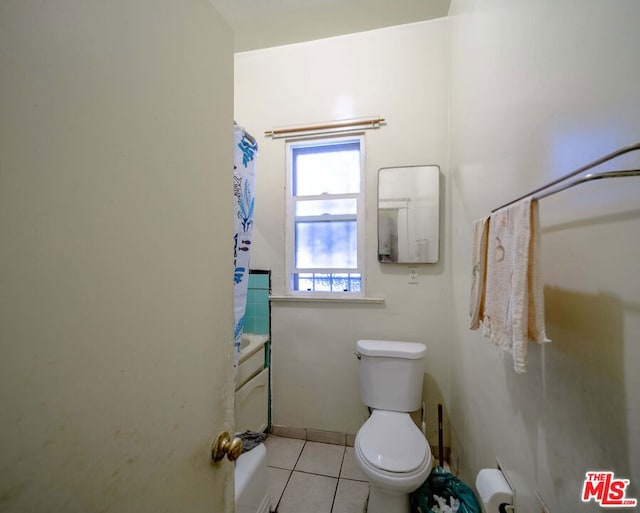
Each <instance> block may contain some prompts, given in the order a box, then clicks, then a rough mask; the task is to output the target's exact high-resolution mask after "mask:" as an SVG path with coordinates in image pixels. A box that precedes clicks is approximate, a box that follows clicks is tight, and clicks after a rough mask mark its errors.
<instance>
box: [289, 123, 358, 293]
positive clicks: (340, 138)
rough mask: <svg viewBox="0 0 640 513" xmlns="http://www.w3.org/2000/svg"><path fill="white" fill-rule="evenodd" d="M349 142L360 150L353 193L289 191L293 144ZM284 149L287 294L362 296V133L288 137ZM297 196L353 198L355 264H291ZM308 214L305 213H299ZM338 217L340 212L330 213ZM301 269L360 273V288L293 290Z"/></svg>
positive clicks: (291, 174)
mask: <svg viewBox="0 0 640 513" xmlns="http://www.w3.org/2000/svg"><path fill="white" fill-rule="evenodd" d="M349 142H357V143H358V144H359V148H360V149H359V151H360V191H359V192H356V193H339V194H333V193H324V194H318V195H300V196H294V195H293V179H294V166H293V154H294V152H293V150H294V149H296V148H311V147H314V146H329V145H339V144H345V143H349ZM285 152H286V184H285V195H286V212H285V218H286V220H285V230H286V231H285V247H286V258H285V272H286V280H285V281H286V293H287V295H290V296H298V297H316V298H342V299H344V298H363V297H365V288H366V273H365V240H366V238H365V199H366V195H365V189H366V183H365V138H364V134H363V133H350V134H339V135H335V136H328V137H322V138H306V139H292V140H288V141H286V143H285ZM299 199H303V200H326V199H355V200H356V216H355V221H356V241H357V242H356V254H357V258H356V260H357V264H356V265H357V267H356V268H298V267H296V266H295V237H296V233H295V230H296V220H297V219H296V217H295V205H296V202H297V201H298V200H299ZM301 217H308V216H301ZM331 217H334V218H336V219H335V220H336V221H339V220H340V219H339V218H340V217H342V216H340V215H337V214H336V215H335V216H331ZM301 273H315V274H360V291H359V292H345V291H313V290H295V289H294V275H296V274H298V275H299V274H301Z"/></svg>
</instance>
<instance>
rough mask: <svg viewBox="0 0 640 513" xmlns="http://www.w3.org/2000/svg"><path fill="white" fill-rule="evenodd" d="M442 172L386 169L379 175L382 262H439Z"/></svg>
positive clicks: (429, 168)
mask: <svg viewBox="0 0 640 513" xmlns="http://www.w3.org/2000/svg"><path fill="white" fill-rule="evenodd" d="M439 198H440V168H439V167H438V166H405V167H383V168H381V169H380V171H379V172H378V261H379V262H381V263H396V264H419V263H435V262H437V261H438V255H439V240H440V202H439Z"/></svg>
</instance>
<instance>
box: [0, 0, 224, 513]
mask: <svg viewBox="0 0 640 513" xmlns="http://www.w3.org/2000/svg"><path fill="white" fill-rule="evenodd" d="M232 66H233V53H232V34H231V30H230V29H229V28H228V27H227V25H226V24H225V23H224V22H223V21H222V19H221V18H220V17H219V16H218V15H217V13H216V12H215V10H214V9H213V8H212V7H211V5H210V4H209V2H207V1H206V0H186V1H182V2H173V1H162V0H161V1H156V0H153V1H147V0H141V1H136V2H102V1H101V0H86V1H82V2H77V1H75V0H60V1H56V2H40V1H33V0H15V1H14V0H8V1H3V2H2V3H1V4H0V76H1V77H2V78H1V79H0V469H1V470H0V475H1V476H2V477H1V479H0V510H1V511H3V512H35V511H43V512H44V511H56V512H68V513H75V512H96V511H118V512H150V511H154V512H161V511H189V512H196V511H201V512H205V511H206V512H211V511H224V510H226V511H231V508H232V507H233V506H232V504H233V484H232V476H233V470H232V468H233V467H232V465H231V464H230V463H228V462H227V464H226V465H218V466H217V467H216V466H213V465H211V464H210V463H209V459H210V458H209V457H208V451H209V448H210V443H211V440H212V437H214V436H215V435H216V434H217V430H219V429H220V427H221V426H223V425H225V423H226V427H227V428H231V427H232V422H233V417H232V402H231V400H232V391H231V389H232V380H233V376H232V364H231V341H232V339H233V308H232V301H231V298H232V294H233V290H232V280H231V276H232V272H233V267H232V252H231V241H232V233H233V231H232V230H233V219H232V194H231V192H232V185H233V183H232V176H233V175H232V172H231V170H232V168H231V166H232V164H233V157H232V155H233V152H232V145H233V138H232V134H233V131H232V120H233V113H232V105H231V102H232V94H233V84H232V81H233V70H232ZM221 246H223V247H224V248H226V249H225V250H222V251H221ZM216 343H217V344H218V345H217V346H216V345H215V344H216ZM218 347H220V348H222V347H224V349H220V351H219V352H217V353H214V348H218ZM218 385H219V386H218ZM224 385H226V388H227V389H228V393H227V394H225V393H222V392H221V391H224V390H225V386H224Z"/></svg>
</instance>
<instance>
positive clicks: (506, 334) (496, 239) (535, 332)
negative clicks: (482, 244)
mask: <svg viewBox="0 0 640 513" xmlns="http://www.w3.org/2000/svg"><path fill="white" fill-rule="evenodd" d="M539 224H540V221H539V215H538V204H537V201H534V200H532V199H531V198H527V199H525V200H522V201H519V202H518V203H516V204H514V205H512V206H510V207H506V208H503V209H501V210H499V211H498V212H496V213H494V214H493V215H492V216H491V220H490V222H489V240H488V249H487V284H486V291H485V301H484V318H483V331H484V334H485V336H488V337H489V338H490V339H491V341H492V342H493V343H494V344H496V345H497V346H498V347H499V348H501V349H503V350H505V351H508V352H510V353H511V354H512V355H513V364H514V369H515V371H516V372H518V373H522V372H525V370H526V365H527V342H528V341H532V342H549V340H548V339H547V337H546V334H545V325H544V296H543V283H542V278H541V276H540V234H539V232H540V230H539Z"/></svg>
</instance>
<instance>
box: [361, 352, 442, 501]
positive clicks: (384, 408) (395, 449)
mask: <svg viewBox="0 0 640 513" xmlns="http://www.w3.org/2000/svg"><path fill="white" fill-rule="evenodd" d="M356 348H357V351H356V356H357V357H358V360H359V363H358V372H359V375H360V397H361V399H362V402H363V403H364V404H365V405H367V406H368V407H369V408H370V409H371V416H370V417H369V419H367V421H366V422H365V423H364V424H363V425H362V427H361V428H360V430H359V431H358V434H357V435H356V440H355V445H354V449H355V458H356V462H357V464H358V466H359V467H360V470H361V471H362V472H363V473H364V475H365V476H366V477H367V478H368V479H369V482H370V484H371V490H370V493H369V505H368V507H367V513H408V512H409V494H410V493H411V492H413V491H415V490H416V489H417V488H418V487H419V486H420V485H421V484H422V483H424V481H425V480H426V479H427V476H428V475H429V473H430V472H431V449H430V448H429V444H428V442H427V439H426V438H425V436H424V435H423V434H422V431H420V429H418V426H416V424H415V423H414V422H413V420H412V419H411V417H410V415H409V412H412V411H416V410H418V409H420V407H421V405H422V379H423V375H424V357H425V353H426V352H427V347H426V346H425V345H424V344H419V343H416V342H397V341H388V340H359V341H358V343H357V345H356Z"/></svg>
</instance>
